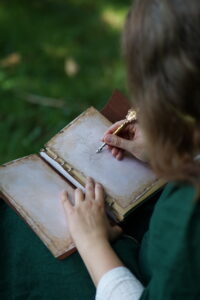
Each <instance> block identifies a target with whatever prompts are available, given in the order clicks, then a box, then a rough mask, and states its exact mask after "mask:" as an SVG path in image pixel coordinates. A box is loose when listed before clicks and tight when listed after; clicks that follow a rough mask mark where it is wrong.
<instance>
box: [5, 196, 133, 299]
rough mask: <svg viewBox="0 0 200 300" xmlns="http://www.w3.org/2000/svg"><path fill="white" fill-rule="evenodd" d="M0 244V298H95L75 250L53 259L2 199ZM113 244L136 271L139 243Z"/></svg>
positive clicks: (86, 273)
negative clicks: (61, 259) (62, 258)
mask: <svg viewBox="0 0 200 300" xmlns="http://www.w3.org/2000/svg"><path fill="white" fill-rule="evenodd" d="M0 245H1V248H0V249H1V250H0V299H2V300H16V299H17V300H36V299H37V300H46V299H48V300H54V299H56V300H57V299H59V300H64V299H70V300H79V299H81V300H82V299H83V300H84V299H87V300H90V299H94V296H95V288H94V285H93V283H92V281H91V279H90V277H89V274H88V272H87V270H86V268H85V266H84V264H83V262H82V260H81V258H80V256H79V255H78V253H74V254H73V255H71V256H70V257H68V258H67V259H65V260H63V261H58V260H56V259H55V258H54V257H53V256H52V254H51V253H50V252H49V251H48V249H47V248H46V247H45V246H44V245H43V243H42V242H41V241H40V240H39V238H38V237H37V236H36V235H35V234H34V233H33V232H32V230H31V229H30V228H29V226H27V225H26V224H25V223H24V222H23V221H22V220H21V218H19V217H18V216H17V215H16V213H15V212H13V211H12V210H11V209H10V208H9V207H8V206H7V205H6V204H5V203H4V202H3V201H2V200H0ZM113 247H114V249H115V250H116V252H117V253H118V255H119V256H120V257H121V259H122V260H123V261H124V263H125V265H127V266H128V267H129V268H130V269H131V270H132V271H134V272H136V274H138V269H137V260H138V259H137V250H138V245H137V244H136V243H134V241H133V240H131V239H128V238H122V239H121V240H119V241H117V242H116V243H115V244H114V245H113Z"/></svg>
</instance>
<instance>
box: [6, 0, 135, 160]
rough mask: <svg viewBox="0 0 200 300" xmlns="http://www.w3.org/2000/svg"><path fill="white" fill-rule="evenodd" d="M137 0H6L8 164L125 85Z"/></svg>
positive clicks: (100, 103) (35, 147)
mask: <svg viewBox="0 0 200 300" xmlns="http://www.w3.org/2000/svg"><path fill="white" fill-rule="evenodd" d="M130 4H131V1H130V0H123V1H122V0H121V1H119V0H96V1H94V0H26V1H25V0H9V1H8V0H1V1H0V96H1V100H0V120H1V123H0V138H1V139H0V163H4V162H6V161H9V160H12V159H16V158H18V157H20V156H24V155H28V154H30V153H34V152H37V151H38V150H39V149H40V148H41V147H42V146H43V144H44V143H45V142H46V141H48V139H49V138H50V137H51V136H53V135H54V134H55V133H56V132H57V131H58V130H59V129H61V128H62V127H64V126H65V125H66V124H67V123H68V122H69V121H70V120H72V119H73V118H74V117H75V116H76V115H78V114H79V113H80V112H82V111H83V110H84V109H85V108H87V107H88V106H90V105H94V106H95V107H97V108H101V107H102V106H103V105H104V104H105V102H106V101H107V99H108V98H109V96H110V95H111V93H112V90H113V89H115V88H118V89H120V90H121V91H123V92H126V90H125V85H126V84H125V74H124V65H123V62H122V59H121V46H120V43H121V41H120V39H121V30H122V26H123V21H124V17H125V15H126V13H127V10H128V7H129V6H130Z"/></svg>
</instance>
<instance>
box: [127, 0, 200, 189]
mask: <svg viewBox="0 0 200 300" xmlns="http://www.w3.org/2000/svg"><path fill="white" fill-rule="evenodd" d="M123 52H124V57H125V61H126V66H127V74H128V84H129V88H130V91H131V94H132V95H133V104H134V105H135V106H137V107H138V108H139V109H140V110H139V111H140V113H139V121H140V122H141V126H142V128H143V129H144V132H145V134H146V136H147V142H148V150H149V153H150V159H151V164H152V167H153V168H154V170H155V171H156V172H157V173H158V174H159V175H162V176H164V177H166V178H167V179H170V180H171V179H173V180H186V181H192V182H193V183H195V185H197V186H198V187H199V186H200V164H199V163H198V162H197V161H194V155H195V154H197V153H200V1H199V0H185V1H181V0H136V1H135V2H134V6H133V7H132V8H131V10H130V12H129V14H128V16H127V20H126V24H125V28H124V33H123Z"/></svg>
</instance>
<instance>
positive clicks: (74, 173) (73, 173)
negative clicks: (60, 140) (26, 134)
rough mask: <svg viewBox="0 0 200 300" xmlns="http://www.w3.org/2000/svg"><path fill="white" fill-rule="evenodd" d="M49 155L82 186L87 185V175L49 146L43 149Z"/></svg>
mask: <svg viewBox="0 0 200 300" xmlns="http://www.w3.org/2000/svg"><path fill="white" fill-rule="evenodd" d="M41 151H42V152H45V153H46V154H47V155H48V156H49V157H51V158H52V159H53V160H54V161H55V162H57V163H58V164H59V165H61V166H62V168H63V169H64V170H65V171H67V172H68V173H69V174H70V175H71V176H72V177H73V178H75V179H76V180H77V181H78V182H79V183H80V184H81V185H82V186H85V181H86V180H85V177H84V176H83V175H82V174H80V173H79V172H77V171H76V170H75V169H74V168H72V167H71V166H70V165H69V164H68V163H67V162H66V161H64V160H63V159H62V158H61V157H59V156H58V155H57V154H56V153H55V152H53V151H52V150H51V149H50V148H49V147H46V148H44V149H41Z"/></svg>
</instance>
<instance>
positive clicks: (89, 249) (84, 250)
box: [78, 239, 123, 286]
mask: <svg viewBox="0 0 200 300" xmlns="http://www.w3.org/2000/svg"><path fill="white" fill-rule="evenodd" d="M78 251H79V253H80V255H81V257H82V259H83V261H84V263H85V265H86V267H87V269H88V271H89V273H90V275H91V277H92V280H93V282H94V284H95V285H96V286H97V285H98V282H99V281H100V279H101V277H102V276H103V275H104V274H105V273H106V272H108V271H110V270H111V269H114V268H116V267H119V266H123V263H122V262H121V260H120V259H119V258H118V256H117V255H116V253H115V252H114V250H113V249H112V247H111V245H110V243H109V241H108V239H97V240H93V241H90V243H87V244H85V245H84V247H80V248H79V249H78Z"/></svg>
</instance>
